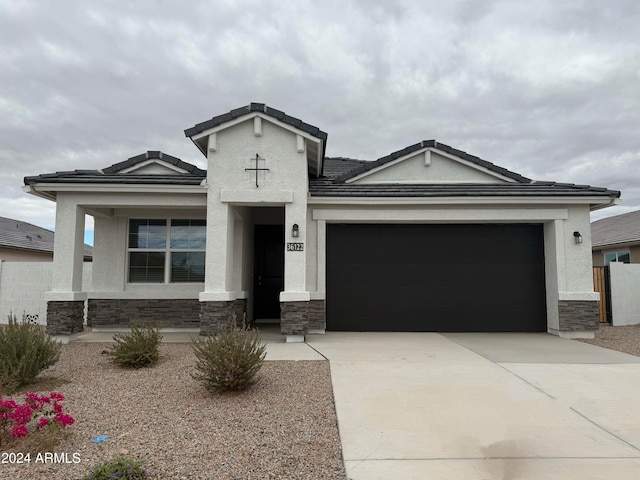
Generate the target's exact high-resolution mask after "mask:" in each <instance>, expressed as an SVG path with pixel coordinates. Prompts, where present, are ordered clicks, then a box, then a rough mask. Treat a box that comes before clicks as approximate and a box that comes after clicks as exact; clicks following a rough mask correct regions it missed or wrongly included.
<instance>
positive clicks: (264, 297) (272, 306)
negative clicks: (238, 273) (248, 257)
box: [253, 225, 284, 320]
mask: <svg viewBox="0 0 640 480" xmlns="http://www.w3.org/2000/svg"><path fill="white" fill-rule="evenodd" d="M254 241H255V256H254V258H255V271H254V290H253V292H254V294H253V318H254V319H255V320H258V319H279V318H280V292H282V291H283V290H284V227H283V226H282V225H256V226H255V239H254Z"/></svg>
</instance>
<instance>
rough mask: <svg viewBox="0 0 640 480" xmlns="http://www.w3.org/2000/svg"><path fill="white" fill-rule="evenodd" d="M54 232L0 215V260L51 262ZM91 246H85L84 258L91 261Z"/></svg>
mask: <svg viewBox="0 0 640 480" xmlns="http://www.w3.org/2000/svg"><path fill="white" fill-rule="evenodd" d="M54 236H55V235H54V233H53V232H52V231H51V230H47V229H45V228H42V227H38V226H36V225H32V224H30V223H27V222H23V221H21V220H14V219H12V218H5V217H0V261H4V262H50V261H52V260H53V243H54ZM91 250H92V249H91V247H90V246H89V245H85V246H84V252H83V253H84V260H85V261H91V255H92V252H91Z"/></svg>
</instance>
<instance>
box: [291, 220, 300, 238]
mask: <svg viewBox="0 0 640 480" xmlns="http://www.w3.org/2000/svg"><path fill="white" fill-rule="evenodd" d="M298 235H300V227H298V224H297V223H294V224H293V227H292V228H291V236H292V237H294V238H297V237H298Z"/></svg>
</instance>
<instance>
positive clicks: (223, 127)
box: [191, 112, 322, 144]
mask: <svg viewBox="0 0 640 480" xmlns="http://www.w3.org/2000/svg"><path fill="white" fill-rule="evenodd" d="M256 117H257V118H260V119H262V120H264V121H266V122H269V123H272V124H274V125H277V126H278V127H280V128H283V129H285V130H288V131H290V132H292V133H295V134H297V135H301V136H302V137H304V138H306V139H307V140H310V141H312V142H314V143H318V144H319V143H321V142H322V140H321V139H319V138H318V137H314V136H313V135H311V134H310V133H307V132H305V131H303V130H299V129H297V128H296V127H294V126H292V125H289V124H287V123H283V122H281V121H280V120H278V119H276V118H274V117H271V116H269V115H265V114H264V113H260V112H251V113H249V114H247V115H242V116H241V117H238V118H236V119H234V120H230V121H228V122H225V123H222V124H220V125H218V126H217V127H212V128H208V129H207V130H204V131H202V132H200V133H197V134H195V135H193V136H192V137H191V140H192V141H194V142H195V141H196V140H200V139H201V138H204V137H207V136H209V135H211V134H213V133H218V132H221V131H223V130H226V129H228V128H231V127H233V126H234V125H238V124H240V123H243V122H246V121H249V120H253V119H255V118H256ZM254 121H255V120H254ZM254 125H255V124H254ZM261 128H262V125H261Z"/></svg>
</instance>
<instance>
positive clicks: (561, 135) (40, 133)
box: [0, 0, 640, 227]
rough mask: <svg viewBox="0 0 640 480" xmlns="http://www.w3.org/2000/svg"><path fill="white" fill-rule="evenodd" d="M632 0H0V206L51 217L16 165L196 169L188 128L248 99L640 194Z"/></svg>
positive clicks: (333, 146)
mask: <svg viewBox="0 0 640 480" xmlns="http://www.w3.org/2000/svg"><path fill="white" fill-rule="evenodd" d="M639 20H640V7H639V6H638V4H637V2H635V1H633V0H628V1H617V2H609V3H606V4H605V3H602V2H598V1H596V0H591V1H589V0H584V1H568V2H562V3H558V2H555V1H550V0H543V1H538V2H536V3H535V4H531V3H528V2H512V1H498V0H496V1H491V2H489V1H486V2H485V1H483V2H474V1H469V0H467V1H457V2H456V1H454V2H435V1H434V2H423V1H417V0H416V1H408V0H407V1H384V0H378V1H373V2H371V1H364V0H356V1H348V0H343V1H334V0H330V1H327V2H279V1H275V0H270V1H257V0H253V1H241V2H232V1H216V2H204V1H193V2H189V4H188V5H186V4H184V5H183V4H179V3H176V2H168V1H136V2H115V1H108V0H103V1H94V2H79V1H70V0H68V1H65V0H60V1H57V2H37V1H22V2H18V1H15V0H0V42H1V44H2V45H3V48H2V50H0V165H1V166H2V167H3V170H2V171H3V175H2V179H1V180H0V181H1V182H2V191H1V192H0V199H1V200H2V202H1V203H0V205H1V206H0V215H3V216H11V217H16V218H21V219H24V220H27V221H33V222H34V223H37V224H40V225H43V226H47V227H51V226H52V225H53V212H54V208H53V204H50V203H47V202H44V201H40V200H38V199H34V198H31V197H30V196H28V195H26V194H24V193H23V192H22V191H21V190H20V185H21V184H22V177H24V176H25V175H35V174H38V173H44V172H49V171H55V170H69V169H75V168H101V167H105V166H108V165H110V164H113V163H116V162H118V161H122V160H124V159H126V158H128V157H130V156H133V155H136V154H138V153H141V152H143V151H145V150H148V149H160V150H163V151H166V152H167V153H170V154H172V155H176V156H179V157H180V158H183V159H184V160H186V161H189V162H193V163H196V164H198V165H199V166H204V158H203V157H202V156H201V155H200V153H199V152H198V151H197V150H196V149H195V148H194V147H193V145H192V144H191V143H190V142H189V141H188V140H187V139H185V138H184V135H183V133H182V131H183V129H185V128H187V127H190V126H192V125H194V124H195V123H197V122H200V121H203V120H205V119H207V118H210V117H211V116H213V115H217V114H219V113H223V112H225V111H228V110H229V109H231V108H235V107H238V106H241V105H245V104H247V103H249V102H251V101H257V102H265V103H267V104H269V105H271V106H273V107H275V108H279V109H282V110H284V111H286V112H287V113H290V114H291V115H294V116H297V117H299V118H302V119H304V120H305V121H307V122H309V123H311V124H314V125H317V126H319V127H321V128H322V129H324V130H325V131H327V132H328V133H329V142H328V154H329V155H343V156H350V157H354V158H363V159H375V158H378V157H381V156H384V155H386V154H387V153H390V152H391V151H394V150H397V149H400V148H403V147H405V146H407V145H409V144H412V143H415V142H417V141H419V140H423V139H430V138H435V139H437V140H439V141H441V142H443V143H447V144H450V145H452V146H454V147H456V148H460V149H462V150H466V151H468V152H470V153H472V154H475V155H478V156H480V157H482V158H485V159H487V160H489V161H492V162H494V163H497V164H499V165H501V166H504V167H506V168H509V169H512V170H514V171H516V172H519V173H522V174H523V175H526V176H529V177H531V178H535V179H544V180H557V181H565V182H573V183H583V184H591V185H598V186H606V187H609V188H614V189H622V190H623V199H624V204H623V206H620V207H615V208H611V209H607V210H604V211H602V212H601V213H597V214H596V215H595V216H596V217H597V216H601V215H610V214H616V213H622V212H623V211H627V210H633V209H637V208H639V207H640V187H638V185H640V172H639V171H638V168H637V165H638V161H639V160H640V146H639V144H638V140H637V132H638V131H639V130H640V128H639V127H640V47H639V46H638V42H637V39H636V35H635V31H636V28H635V27H636V25H637V24H638V21H639Z"/></svg>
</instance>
